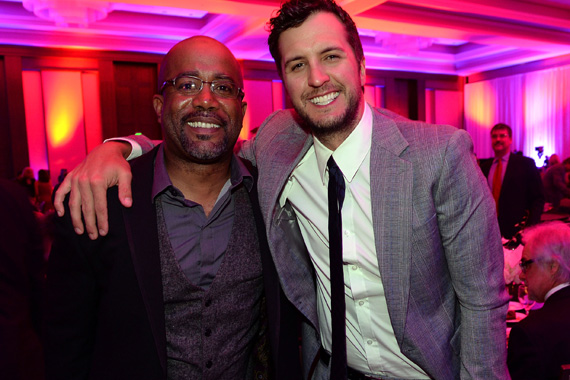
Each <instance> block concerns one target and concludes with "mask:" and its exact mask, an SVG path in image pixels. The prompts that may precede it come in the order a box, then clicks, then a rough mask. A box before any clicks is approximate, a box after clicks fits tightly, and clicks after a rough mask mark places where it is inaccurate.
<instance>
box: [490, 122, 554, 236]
mask: <svg viewBox="0 0 570 380" xmlns="http://www.w3.org/2000/svg"><path fill="white" fill-rule="evenodd" d="M512 137H513V132H512V130H511V127H509V126H508V125H506V124H502V123H499V124H496V125H495V126H494V127H493V129H491V144H492V146H493V151H494V152H495V157H494V158H487V159H483V160H481V161H480V163H479V164H480V166H481V170H482V171H483V174H484V175H485V177H487V182H488V183H489V187H490V188H491V192H492V193H493V197H494V198H495V203H496V205H497V216H498V218H499V228H500V229H501V235H502V236H503V237H504V238H506V239H510V238H512V237H513V236H514V235H515V234H516V233H517V232H518V230H519V227H517V226H516V225H517V224H520V223H521V222H522V221H523V219H524V217H525V216H527V220H526V225H527V226H530V225H533V224H536V223H538V222H540V216H541V215H542V209H543V207H544V190H543V186H542V180H541V178H540V173H539V172H538V169H537V168H536V165H535V163H534V160H533V159H531V158H528V157H524V156H522V155H519V154H512V153H511V144H512V142H513V140H512Z"/></svg>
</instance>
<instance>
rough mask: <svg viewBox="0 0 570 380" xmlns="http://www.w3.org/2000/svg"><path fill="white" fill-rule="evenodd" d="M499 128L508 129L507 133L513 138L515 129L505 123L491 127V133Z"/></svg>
mask: <svg viewBox="0 0 570 380" xmlns="http://www.w3.org/2000/svg"><path fill="white" fill-rule="evenodd" d="M499 129H500V130H506V131H507V133H508V134H509V137H510V138H511V139H512V138H513V130H512V129H511V127H509V126H508V125H507V124H504V123H499V124H495V126H494V127H493V128H492V129H491V133H493V132H495V131H496V130H499Z"/></svg>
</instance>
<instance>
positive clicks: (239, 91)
mask: <svg viewBox="0 0 570 380" xmlns="http://www.w3.org/2000/svg"><path fill="white" fill-rule="evenodd" d="M180 78H192V79H196V80H199V81H200V88H199V89H198V91H196V93H195V94H184V95H186V96H194V95H198V94H199V93H200V92H201V91H202V90H203V89H204V83H207V84H209V85H210V91H211V92H212V94H214V95H216V96H220V95H218V94H216V93H215V92H214V87H215V86H214V84H215V83H220V82H228V83H232V84H233V85H235V86H237V85H236V84H235V83H234V82H233V81H231V80H230V79H214V80H212V81H207V80H203V79H202V78H198V77H197V76H194V75H188V74H180V75H178V76H175V77H174V78H172V79H168V80H165V81H164V82H163V83H162V86H161V87H160V94H161V95H162V94H163V93H164V88H165V87H166V86H167V85H169V84H170V85H172V87H174V89H175V90H176V91H177V92H179V93H180V91H178V89H177V88H176V81H177V80H178V79H180ZM244 96H245V92H243V90H242V89H241V87H238V88H237V93H236V95H235V97H233V96H230V97H224V96H220V97H221V98H222V99H239V100H243V98H244Z"/></svg>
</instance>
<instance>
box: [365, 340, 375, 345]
mask: <svg viewBox="0 0 570 380" xmlns="http://www.w3.org/2000/svg"><path fill="white" fill-rule="evenodd" d="M366 343H368V345H369V346H371V345H372V343H374V342H373V341H372V339H368V340H367V341H366Z"/></svg>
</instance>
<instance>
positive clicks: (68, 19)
mask: <svg viewBox="0 0 570 380" xmlns="http://www.w3.org/2000/svg"><path fill="white" fill-rule="evenodd" d="M22 4H23V5H24V8H26V10H28V11H30V12H33V13H34V14H35V15H36V16H38V17H39V18H42V19H45V20H50V21H53V22H55V24H56V25H57V26H61V27H67V26H69V25H70V24H71V25H77V26H80V27H84V28H85V27H87V25H88V24H89V23H92V22H95V21H98V20H101V19H104V18H105V17H107V14H108V13H109V12H111V11H112V10H113V9H112V7H111V5H110V4H109V3H107V2H99V1H89V0H85V1H84V0H23V1H22Z"/></svg>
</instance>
